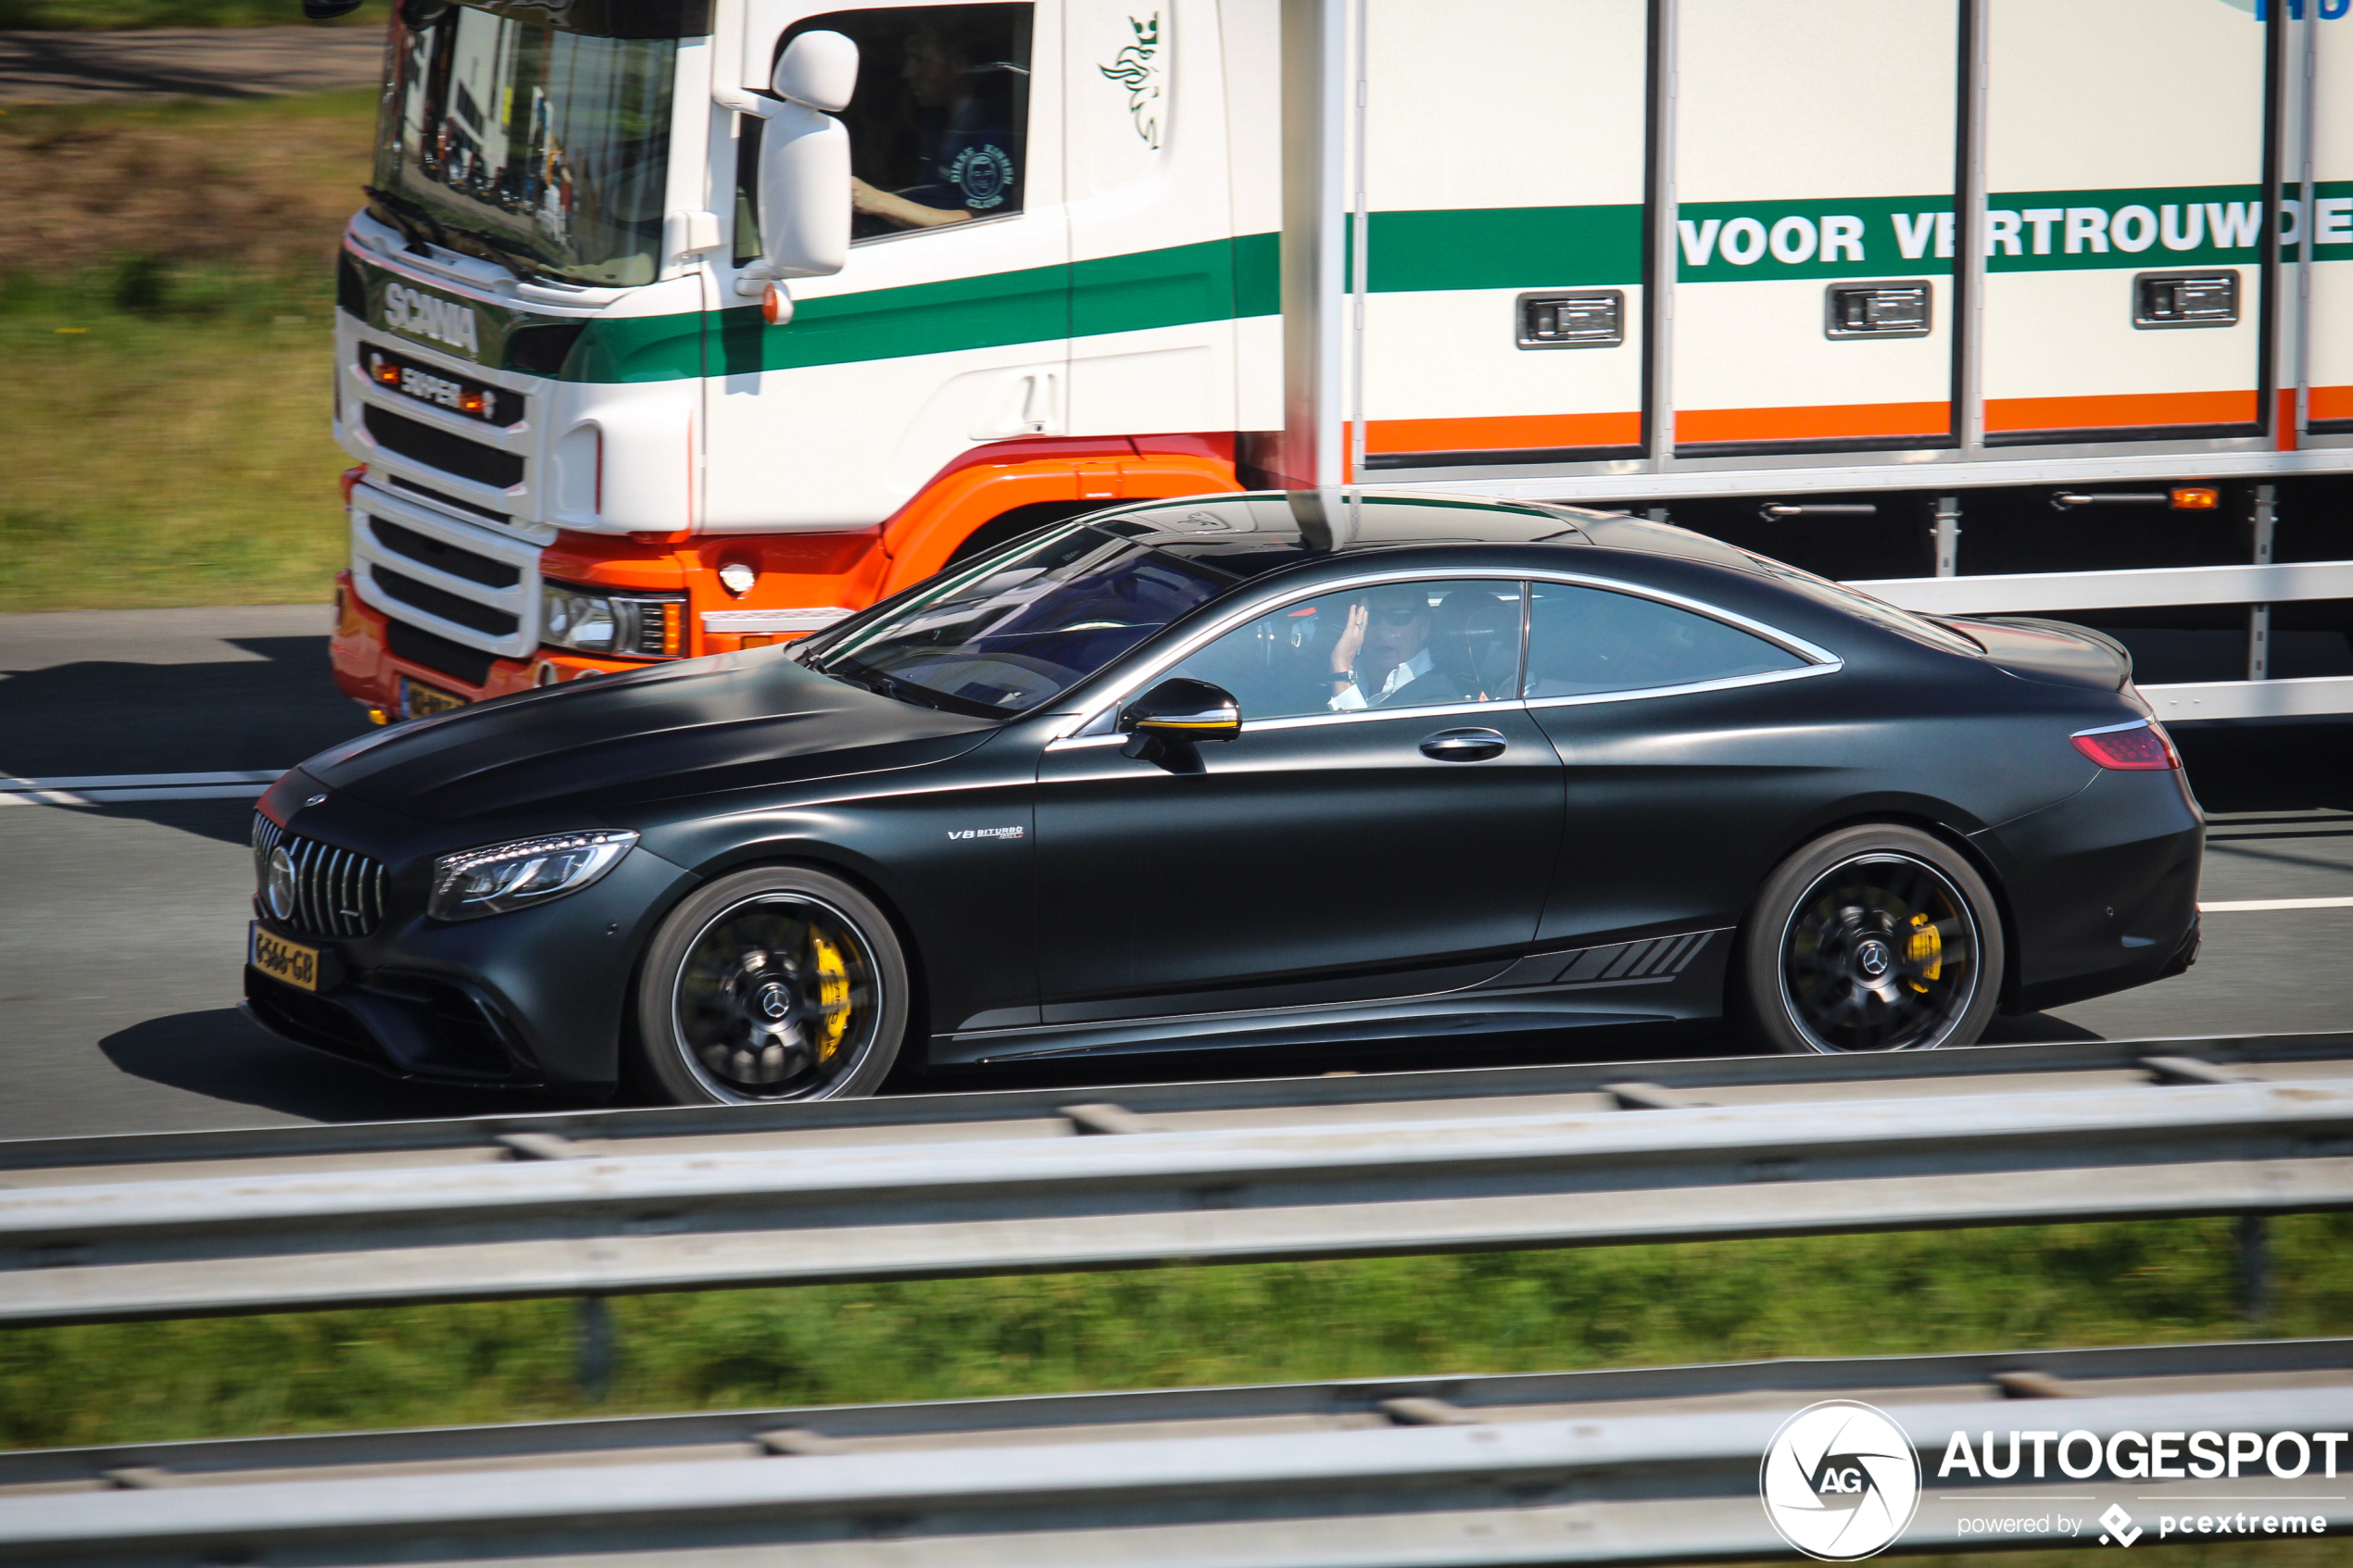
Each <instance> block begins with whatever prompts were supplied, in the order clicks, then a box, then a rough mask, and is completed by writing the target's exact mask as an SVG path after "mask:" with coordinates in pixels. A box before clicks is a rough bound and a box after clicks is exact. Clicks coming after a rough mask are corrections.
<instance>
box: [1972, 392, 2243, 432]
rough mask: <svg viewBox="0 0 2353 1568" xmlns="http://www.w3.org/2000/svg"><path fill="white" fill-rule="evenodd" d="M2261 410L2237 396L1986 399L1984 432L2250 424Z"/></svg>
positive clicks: (2160, 394)
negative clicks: (1985, 430)
mask: <svg viewBox="0 0 2353 1568" xmlns="http://www.w3.org/2000/svg"><path fill="white" fill-rule="evenodd" d="M2260 408H2261V406H2260V405H2259V403H2258V402H2257V400H2256V395H2255V393H2254V392H2253V391H2252V390H2246V391H2241V392H2132V393H2119V394H2114V395H2108V396H2104V397H1991V398H1988V399H1986V403H1985V428H1986V429H1987V430H1999V431H2012V430H2132V429H2141V428H2145V427H2148V426H2152V425H2246V424H2253V423H2254V422H2255V420H2256V418H2257V416H2258V414H2259V412H2260Z"/></svg>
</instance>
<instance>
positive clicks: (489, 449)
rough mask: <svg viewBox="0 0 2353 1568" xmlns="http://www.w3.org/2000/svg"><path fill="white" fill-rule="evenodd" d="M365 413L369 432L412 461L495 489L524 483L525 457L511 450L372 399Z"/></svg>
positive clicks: (379, 441)
mask: <svg viewBox="0 0 2353 1568" xmlns="http://www.w3.org/2000/svg"><path fill="white" fill-rule="evenodd" d="M362 417H363V419H364V420H365V421H366V423H367V426H368V433H369V434H370V435H372V436H374V437H375V438H376V445H379V446H382V447H383V448H384V450H385V451H387V452H396V453H398V454H399V455H400V456H401V457H404V458H409V460H411V461H412V462H419V463H422V464H424V465H425V466H426V467H427V468H432V469H439V470H441V471H442V472H444V473H454V474H456V475H458V476H459V478H460V479H471V480H472V481H473V482H474V483H476V484H487V485H489V486H491V487H492V488H493V489H496V490H507V489H511V488H512V487H513V486H515V485H518V484H521V483H522V458H519V457H517V456H515V455H514V454H513V453H511V452H501V451H500V450H498V449H497V447H495V446H484V445H482V444H481V443H480V442H478V441H469V440H467V439H466V438H465V437H464V436H462V435H452V434H450V433H448V432H447V431H444V430H436V429H434V427H433V426H432V425H429V424H426V423H424V422H423V421H422V420H412V419H409V418H408V417H407V416H406V415H403V414H396V413H394V412H393V411H392V410H391V409H389V408H377V407H376V406H375V405H374V404H372V403H371V404H370V405H369V406H368V408H367V412H366V413H365V414H364V415H363V416H362Z"/></svg>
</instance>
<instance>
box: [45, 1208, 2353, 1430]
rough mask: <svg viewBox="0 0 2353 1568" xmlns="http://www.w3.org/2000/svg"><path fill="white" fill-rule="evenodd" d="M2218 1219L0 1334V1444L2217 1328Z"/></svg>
mask: <svg viewBox="0 0 2353 1568" xmlns="http://www.w3.org/2000/svg"><path fill="white" fill-rule="evenodd" d="M2232 1227H2233V1223H2232V1222H2230V1221H2227V1220H2212V1221H2183V1222H2165V1223H2138V1224H2113V1225H2080V1226H2059V1227H2048V1228H2041V1229H2027V1230H2002V1231H1962V1232H1943V1233H1923V1234H1905V1235H1892V1236H1840V1237H1819V1238H1806V1239H1791V1240H1758V1241H1739V1242H1711V1243H1698V1244H1691V1245H1680V1246H1671V1247H1632V1248H1610V1249H1598V1250H1590V1251H1571V1252H1525V1253H1493V1254H1480V1255H1468V1256H1458V1257H1433V1258H1416V1259H1383V1260H1371V1261H1352V1262H1319V1263H1296V1264H1263V1265H1257V1264H1254V1265H1245V1266H1232V1267H1214V1268H1212V1267H1169V1268H1161V1269H1151V1270H1144V1271H1139V1272H1135V1273H1114V1274H1083V1275H1043V1276H1034V1277H1028V1278H1014V1279H986V1280H964V1281H931V1282H923V1283H915V1284H898V1285H857V1286H803V1287H798V1288H793V1289H786V1290H748V1291H726V1292H714V1293H708V1294H699V1295H679V1296H654V1297H638V1298H622V1299H618V1300H615V1301H614V1302H613V1303H612V1304H611V1310H612V1313H613V1318H614V1323H615V1327H616V1330H617V1341H618V1362H617V1368H616V1373H615V1376H614V1381H613V1386H612V1389H611V1392H610V1396H609V1397H608V1398H607V1399H605V1400H604V1401H603V1402H602V1403H600V1404H599V1403H596V1402H592V1401H590V1400H588V1399H585V1397H584V1396H583V1394H582V1393H581V1391H580V1390H579V1388H578V1387H577V1386H576V1385H575V1383H574V1379H573V1344H574V1324H575V1315H574V1314H575V1309H574V1307H573V1304H572V1303H570V1302H567V1301H532V1302H508V1303H492V1304H484V1305H471V1306H458V1307H436V1308H403V1309H384V1310H368V1311H344V1312H322V1313H301V1314H285V1315H281V1316H272V1317H262V1318H248V1319H239V1320H223V1321H217V1322H193V1323H163V1324H129V1325H105V1326H96V1327H81V1328H55V1329H27V1330H18V1331H14V1332H11V1333H9V1334H6V1335H5V1336H0V1445H5V1446H9V1447H26V1446H46V1445H57V1444H93V1443H122V1442H148V1441H160V1440H165V1439H170V1438H175V1437H197V1436H238V1435H249V1434H261V1433H277V1432H296V1431H322V1430H334V1429H346V1428H358V1427H392V1426H407V1425H430V1424H450V1423H473V1422H494V1421H520V1420H537V1419H549V1418H556V1417H564V1416H576V1415H581V1414H585V1413H592V1412H597V1411H603V1412H610V1413H624V1412H640V1411H688V1410H713V1409H728V1408H737V1407H749V1406H765V1405H781V1404H824V1403H862V1402H869V1401H877V1400H894V1399H969V1398H975V1397H983V1396H990V1395H1011V1394H1038V1393H1055V1392H1066V1391H1072V1390H1084V1389H1114V1388H1139V1387H1164V1386H1188V1385H1190V1386H1199V1385H1205V1384H1221V1383H1256V1382H1292V1381H1315V1380H1323V1379H1330V1378H1342V1377H1391V1376H1406V1375H1416V1374H1447V1373H1495V1372H1529V1371H1543V1370H1553V1369H1567V1368H1576V1367H1594V1366H1641V1365H1660V1364H1671V1363H1676V1362H1687V1361H1734V1360H1747V1359H1753V1358H1762V1357H1777V1356H1858V1355H1897V1354H1928V1353H1935V1352H1944V1351H1962V1350H2007V1349H2021V1350H2022V1349H2032V1348H2038V1347H2073V1346H2094V1345H2118V1344H2140V1343H2151V1342H2161V1341H2182V1340H2191V1339H2230V1338H2237V1337H2242V1336H2245V1335H2246V1334H2247V1333H2248V1332H2249V1329H2248V1326H2247V1325H2246V1323H2244V1322H2243V1321H2242V1320H2241V1318H2240V1316H2239V1311H2238V1307H2237V1304H2236V1298H2235V1289H2236V1275H2235V1268H2236V1262H2235V1257H2236V1254H2235V1249H2234V1248H2233V1242H2232V1236H2233V1228H2232ZM2273 1261H2274V1269H2275V1273H2276V1279H2277V1286H2276V1289H2277V1299H2276V1302H2275V1308H2274V1311H2273V1315H2272V1317H2271V1320H2270V1321H2269V1322H2268V1323H2265V1324H2263V1325H2261V1332H2263V1333H2264V1334H2267V1335H2278V1336H2313V1335H2340V1334H2345V1333H2347V1332H2348V1330H2349V1329H2353V1216H2343V1215H2335V1216H2303V1217H2297V1218H2293V1219H2288V1220H2284V1221H2280V1222H2276V1223H2275V1224H2274V1227H2273Z"/></svg>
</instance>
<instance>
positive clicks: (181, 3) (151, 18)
mask: <svg viewBox="0 0 2353 1568" xmlns="http://www.w3.org/2000/svg"><path fill="white" fill-rule="evenodd" d="M391 11H392V6H391V0H368V3H367V4H366V5H364V6H360V7H359V10H357V11H355V12H354V13H352V14H351V15H350V16H348V17H346V18H343V19H340V20H338V21H334V22H330V23H321V22H306V21H304V20H303V19H302V0H0V29H19V28H21V29H24V30H26V31H44V30H56V31H76V32H118V31H124V30H127V29H132V28H143V27H320V26H332V27H382V26H384V19H385V18H387V17H388V16H389V15H390V14H391Z"/></svg>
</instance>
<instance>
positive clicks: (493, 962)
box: [244, 849, 691, 1093]
mask: <svg viewBox="0 0 2353 1568" xmlns="http://www.w3.org/2000/svg"><path fill="white" fill-rule="evenodd" d="M690 881H691V879H690V878H689V877H688V875H687V873H686V872H683V871H681V870H679V868H677V867H675V866H673V865H672V864H671V863H670V862H669V861H667V860H664V859H661V857H660V856H657V855H653V854H650V853H648V852H647V851H646V850H644V849H635V850H632V851H631V852H630V853H629V854H628V855H626V856H624V857H623V859H622V861H621V863H620V864H618V865H616V866H615V867H613V869H612V870H611V871H610V872H607V873H606V875H605V876H603V877H602V878H601V879H599V880H598V882H596V883H595V884H591V885H590V886H588V887H585V888H583V889H582V890H581V891H580V892H578V893H574V894H572V895H570V896H568V897H562V898H559V899H556V900H555V901H553V902H552V903H548V904H546V905H543V906H541V907H540V908H537V909H518V910H515V911H513V912H511V913H509V914H503V915H493V916H490V917H488V918H487V919H484V920H480V921H467V922H460V923H458V924H445V923H443V922H438V921H433V920H429V919H427V918H425V917H424V916H423V915H422V914H421V913H416V912H414V911H415V909H417V908H418V906H420V905H422V885H423V876H422V872H421V871H420V870H419V869H418V868H409V870H408V871H406V872H396V873H395V876H394V884H393V885H394V895H393V903H394V906H395V910H396V912H394V913H393V914H391V915H390V916H388V918H387V919H386V920H385V921H384V923H383V925H382V926H380V927H379V928H378V929H377V930H376V931H375V932H373V933H371V935H368V936H365V937H361V938H358V939H355V940H348V941H345V940H336V939H332V938H321V937H320V936H318V935H312V934H308V933H303V932H298V931H294V930H291V929H287V928H285V927H283V925H281V924H280V923H279V922H274V921H271V920H270V919H269V918H268V917H267V915H266V913H263V914H262V915H261V918H260V920H259V923H260V924H261V926H262V927H263V928H264V929H265V930H268V931H270V932H271V933H272V934H273V935H278V936H281V937H283V938H284V939H285V940H287V941H290V942H296V943H299V944H302V945H304V946H306V947H314V948H317V949H319V950H320V952H321V963H320V966H319V968H320V984H319V988H318V989H317V990H315V991H311V990H305V989H302V988H300V987H298V986H296V985H289V984H287V983H285V982H284V981H282V980H279V979H276V978H273V977H272V976H271V975H269V974H267V973H265V972H263V971H261V970H259V969H257V968H255V967H254V966H253V965H252V964H251V963H248V964H247V965H246V966H245V1004H244V1011H245V1013H246V1015H247V1016H248V1017H251V1018H252V1019H253V1020H254V1021H255V1022H258V1023H259V1024H260V1025H261V1026H262V1027H263V1028H265V1029H267V1030H269V1031H270V1032H271V1034H274V1035H279V1036H280V1037H282V1038H283V1039H287V1040H291V1041H293V1042H294V1043H296V1044H297V1045H301V1046H307V1047H310V1048H312V1049H314V1050H320V1051H324V1052H327V1053H329V1054H331V1055H333V1056H337V1057H341V1058H343V1059H344V1060H347V1061H355V1062H359V1063H360V1064H361V1065H363V1066H367V1067H371V1068H373V1069H375V1070H376V1071H378V1072H381V1073H388V1074H391V1075H393V1076H395V1077H400V1078H417V1079H426V1080H430V1081H433V1082H437V1083H447V1084H467V1085H477V1086H487V1087H504V1088H542V1087H549V1088H566V1089H572V1090H574V1091H582V1092H588V1093H599V1092H606V1091H610V1089H611V1088H612V1086H613V1085H614V1084H615V1083H616V1082H617V1081H618V1079H619V1073H620V1060H621V1058H620V1043H621V1034H622V1028H623V1019H624V1014H625V1013H626V1010H627V1009H628V1006H629V1002H630V996H631V988H632V985H633V984H634V979H635V959H636V955H637V954H638V953H639V952H640V951H641V950H642V949H643V947H644V946H645V942H646V939H647V937H648V935H649V934H650V932H651V929H652V926H653V924H654V922H657V921H659V920H660V918H661V914H662V913H663V912H664V911H665V910H666V909H668V908H669V906H670V904H671V903H672V902H673V900H674V899H675V898H676V897H678V896H679V895H680V894H682V893H683V892H684V891H685V890H686V885H687V884H689V882H690ZM403 910H406V911H409V912H406V913H403V912H399V911H403Z"/></svg>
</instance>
